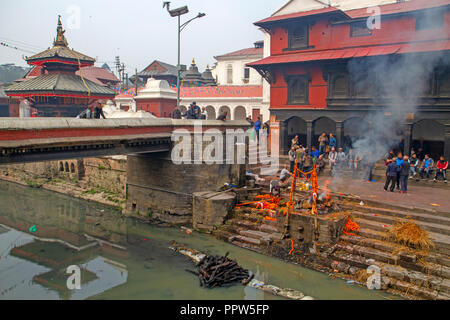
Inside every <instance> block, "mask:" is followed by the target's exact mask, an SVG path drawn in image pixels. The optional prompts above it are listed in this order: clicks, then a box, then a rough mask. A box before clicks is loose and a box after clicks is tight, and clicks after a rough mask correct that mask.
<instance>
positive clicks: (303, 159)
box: [288, 133, 373, 181]
mask: <svg viewBox="0 0 450 320" xmlns="http://www.w3.org/2000/svg"><path fill="white" fill-rule="evenodd" d="M317 142H318V146H319V148H316V147H315V146H312V147H311V148H309V147H304V146H303V145H302V144H301V143H300V139H299V137H298V135H296V136H295V137H294V138H293V139H292V141H291V149H290V150H289V152H288V156H289V162H290V172H293V171H294V167H295V163H296V162H297V164H298V168H299V169H300V170H301V171H304V172H306V171H310V170H311V169H312V167H313V166H314V165H315V166H316V168H317V170H318V174H319V173H321V172H322V171H323V170H324V168H325V167H326V165H328V166H329V167H330V169H331V173H332V175H337V174H339V172H340V171H343V170H346V169H349V170H351V171H352V173H353V177H354V178H356V177H362V178H363V179H365V180H369V181H371V180H372V169H373V162H372V159H369V157H366V158H364V157H363V156H362V154H361V153H359V152H357V151H356V150H354V149H352V148H346V149H345V150H344V148H337V141H336V138H335V137H334V135H333V134H332V133H330V134H327V133H322V134H321V135H320V136H319V139H318V141H317ZM297 159H298V160H297Z"/></svg>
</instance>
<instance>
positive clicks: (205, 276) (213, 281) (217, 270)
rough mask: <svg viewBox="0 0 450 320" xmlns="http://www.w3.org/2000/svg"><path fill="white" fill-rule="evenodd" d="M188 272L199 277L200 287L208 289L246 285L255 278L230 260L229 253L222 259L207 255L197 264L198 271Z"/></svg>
mask: <svg viewBox="0 0 450 320" xmlns="http://www.w3.org/2000/svg"><path fill="white" fill-rule="evenodd" d="M186 271H188V272H190V273H193V274H195V275H196V276H198V278H199V280H200V286H202V287H206V288H214V287H223V286H226V285H230V284H232V283H236V282H241V283H242V284H243V285H246V284H247V283H248V282H249V281H250V280H251V279H252V278H253V273H252V272H251V271H250V272H249V271H248V270H246V269H244V268H242V267H240V266H239V265H238V264H237V262H236V261H234V260H232V259H230V258H228V252H227V253H226V254H225V256H222V257H221V256H212V255H205V256H204V257H203V259H202V260H200V262H199V263H198V264H197V271H192V270H186Z"/></svg>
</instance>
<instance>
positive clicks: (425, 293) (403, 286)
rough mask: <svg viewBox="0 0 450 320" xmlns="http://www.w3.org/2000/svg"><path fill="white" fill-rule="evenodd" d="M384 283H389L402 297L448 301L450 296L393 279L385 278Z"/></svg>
mask: <svg viewBox="0 0 450 320" xmlns="http://www.w3.org/2000/svg"><path fill="white" fill-rule="evenodd" d="M382 279H383V280H382V281H385V282H388V283H389V287H391V288H392V289H394V290H395V291H397V292H398V293H399V294H400V295H407V296H408V297H411V296H414V297H419V298H423V299H427V300H448V299H449V295H448V294H446V293H440V292H439V291H438V290H432V289H428V288H424V287H421V286H417V285H414V284H411V283H410V282H407V281H401V280H398V279H394V278H391V277H387V276H384V277H382Z"/></svg>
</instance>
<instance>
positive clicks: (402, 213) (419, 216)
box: [339, 202, 450, 226]
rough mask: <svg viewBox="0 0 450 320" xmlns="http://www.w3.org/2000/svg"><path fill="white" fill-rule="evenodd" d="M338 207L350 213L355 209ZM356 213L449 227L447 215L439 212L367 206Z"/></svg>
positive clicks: (359, 207) (343, 204) (347, 206)
mask: <svg viewBox="0 0 450 320" xmlns="http://www.w3.org/2000/svg"><path fill="white" fill-rule="evenodd" d="M339 206H340V208H341V209H344V210H349V211H352V210H354V209H355V206H354V205H348V204H345V203H342V202H340V203H339ZM358 211H362V212H368V213H371V214H383V215H386V216H392V217H399V218H406V217H411V218H412V219H414V220H417V221H423V222H431V223H438V224H443V225H447V226H450V218H448V216H449V214H448V213H445V212H440V213H438V214H436V212H435V213H424V212H415V211H414V210H411V209H409V208H405V209H404V210H396V209H388V208H378V207H373V206H368V205H367V204H366V205H364V206H358Z"/></svg>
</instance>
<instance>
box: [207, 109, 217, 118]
mask: <svg viewBox="0 0 450 320" xmlns="http://www.w3.org/2000/svg"><path fill="white" fill-rule="evenodd" d="M205 110H206V113H207V114H208V116H207V120H216V118H217V117H216V109H214V107H213V106H207V107H206V109H205Z"/></svg>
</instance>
